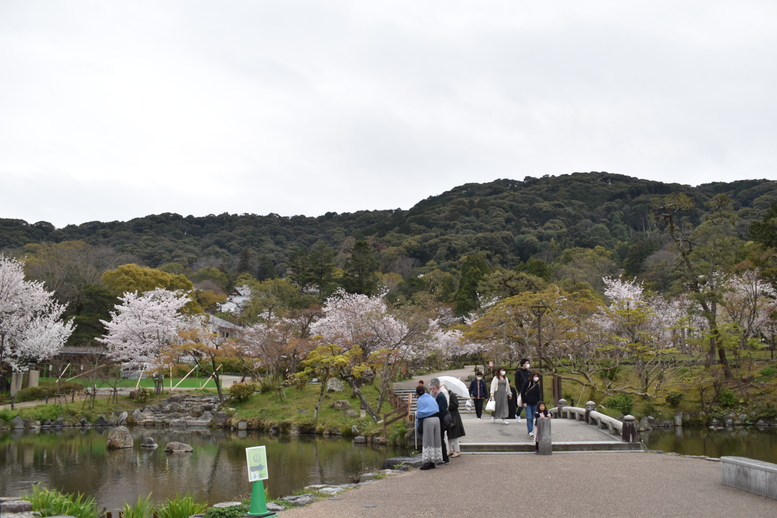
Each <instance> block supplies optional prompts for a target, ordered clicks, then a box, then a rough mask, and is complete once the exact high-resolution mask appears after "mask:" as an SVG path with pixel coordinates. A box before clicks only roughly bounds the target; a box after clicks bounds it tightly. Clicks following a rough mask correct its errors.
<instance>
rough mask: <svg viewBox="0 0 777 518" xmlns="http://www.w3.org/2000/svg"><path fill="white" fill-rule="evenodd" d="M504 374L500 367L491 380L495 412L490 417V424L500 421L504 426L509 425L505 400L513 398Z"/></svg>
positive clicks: (504, 371)
mask: <svg viewBox="0 0 777 518" xmlns="http://www.w3.org/2000/svg"><path fill="white" fill-rule="evenodd" d="M505 374H507V371H506V370H505V369H503V368H501V367H500V368H499V369H497V370H496V375H495V376H494V379H492V380H491V397H492V398H494V402H495V403H496V410H494V413H493V414H492V415H491V422H495V421H496V420H497V419H502V420H503V422H504V424H510V423H509V421H507V415H508V409H507V400H508V399H510V398H511V397H513V396H512V394H511V393H510V380H509V379H507V376H505Z"/></svg>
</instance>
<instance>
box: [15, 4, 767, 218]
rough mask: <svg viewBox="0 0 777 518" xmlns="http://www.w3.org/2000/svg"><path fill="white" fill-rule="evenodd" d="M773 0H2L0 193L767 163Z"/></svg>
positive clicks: (672, 170)
mask: <svg viewBox="0 0 777 518" xmlns="http://www.w3.org/2000/svg"><path fill="white" fill-rule="evenodd" d="M776 27H777V2H774V1H773V0H764V1H748V0H741V1H738V2H732V1H730V0H725V1H718V0H705V1H688V0H686V1H679V2H678V1H676V0H672V1H656V0H651V1H644V2H642V1H623V0H615V1H590V2H583V1H579V0H575V1H553V2H539V1H533V2H524V1H516V0H509V1H504V2H488V1H479V2H459V1H451V0H448V1H444V2H443V1H426V0H413V1H397V0H393V1H391V2H378V1H364V0H353V1H338V0H325V1H324V0H321V1H311V0H297V1H295V0H279V1H270V0H266V1H258V0H252V1H216V0H211V1H193V0H185V1H165V0H154V1H142V0H133V1H131V2H130V1H124V2H119V1H106V0H95V1H86V0H78V1H75V0H73V1H49V0H2V1H0V193H1V195H0V217H3V218H19V219H24V220H27V221H28V222H30V223H33V222H37V221H41V220H44V221H49V222H51V223H54V224H55V225H56V226H57V227H62V226H64V225H66V224H70V223H74V224H79V223H83V222H86V221H93V220H100V221H113V220H128V219H131V218H134V217H141V216H145V215H148V214H157V213H162V212H176V213H179V214H182V215H184V216H186V215H189V214H192V215H195V216H202V215H206V214H211V213H213V214H219V213H223V212H229V213H238V214H240V213H256V214H268V213H271V212H274V213H278V214H281V215H284V216H291V215H295V214H304V215H308V216H317V215H320V214H323V213H325V212H329V211H333V212H353V211H356V210H374V209H394V208H402V209H408V208H410V207H412V206H413V205H414V204H415V203H417V202H418V201H420V200H422V199H424V198H426V197H428V196H433V195H437V194H440V193H442V192H444V191H446V190H449V189H451V188H452V187H455V186H457V185H461V184H463V183H468V182H489V181H492V180H495V179H497V178H513V179H518V180H522V179H523V178H524V177H526V176H543V175H545V174H550V175H554V176H555V175H561V174H568V173H572V172H585V171H608V172H611V173H621V174H626V175H630V176H636V177H639V178H646V179H651V180H659V181H664V182H679V183H684V184H690V185H698V184H700V183H707V182H711V181H726V182H727V181H733V180H740V179H752V178H769V179H777V129H776V128H777V29H776Z"/></svg>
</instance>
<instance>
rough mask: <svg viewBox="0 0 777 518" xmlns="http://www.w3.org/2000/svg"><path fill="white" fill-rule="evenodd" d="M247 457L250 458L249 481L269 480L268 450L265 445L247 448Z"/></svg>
mask: <svg viewBox="0 0 777 518" xmlns="http://www.w3.org/2000/svg"><path fill="white" fill-rule="evenodd" d="M246 458H247V459H248V481H249V482H256V481H257V480H267V479H268V478H269V475H268V474H267V452H266V451H265V449H264V446H254V447H252V448H246Z"/></svg>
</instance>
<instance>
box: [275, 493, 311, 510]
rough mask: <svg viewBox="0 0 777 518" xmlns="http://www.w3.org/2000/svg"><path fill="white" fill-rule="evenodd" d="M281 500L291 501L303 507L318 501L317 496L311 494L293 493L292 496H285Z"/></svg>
mask: <svg viewBox="0 0 777 518" xmlns="http://www.w3.org/2000/svg"><path fill="white" fill-rule="evenodd" d="M281 500H282V501H284V502H289V503H290V504H291V505H296V506H299V507H301V506H303V505H308V504H312V503H313V502H315V501H316V497H315V496H313V495H311V494H304V495H292V496H284V497H283V498H281Z"/></svg>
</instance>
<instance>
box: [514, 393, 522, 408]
mask: <svg viewBox="0 0 777 518" xmlns="http://www.w3.org/2000/svg"><path fill="white" fill-rule="evenodd" d="M515 406H517V407H518V408H523V399H521V395H520V394H518V397H517V398H516V401H515Z"/></svg>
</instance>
